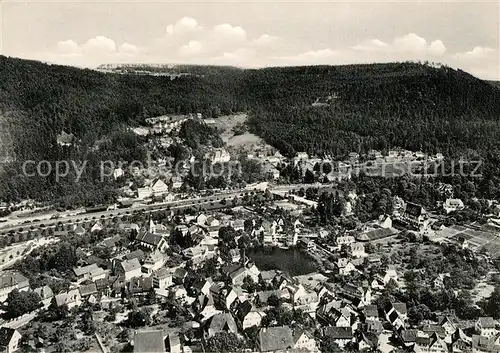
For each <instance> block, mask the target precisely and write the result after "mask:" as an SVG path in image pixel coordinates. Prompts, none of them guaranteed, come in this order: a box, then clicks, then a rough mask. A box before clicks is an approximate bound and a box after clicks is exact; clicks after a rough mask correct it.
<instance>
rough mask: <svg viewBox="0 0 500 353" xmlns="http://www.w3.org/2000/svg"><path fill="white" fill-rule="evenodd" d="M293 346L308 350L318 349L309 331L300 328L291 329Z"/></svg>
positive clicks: (315, 350) (314, 350)
mask: <svg viewBox="0 0 500 353" xmlns="http://www.w3.org/2000/svg"><path fill="white" fill-rule="evenodd" d="M293 348H294V349H300V350H305V351H309V352H317V351H318V347H317V345H316V340H315V339H314V336H313V335H312V334H311V333H310V332H308V331H303V330H300V329H296V330H294V331H293Z"/></svg>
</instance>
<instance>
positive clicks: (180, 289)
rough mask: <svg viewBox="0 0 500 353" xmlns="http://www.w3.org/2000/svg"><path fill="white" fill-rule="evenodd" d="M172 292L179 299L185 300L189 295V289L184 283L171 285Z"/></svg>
mask: <svg viewBox="0 0 500 353" xmlns="http://www.w3.org/2000/svg"><path fill="white" fill-rule="evenodd" d="M170 293H172V295H173V297H174V298H175V299H177V300H181V301H184V300H185V299H186V297H187V290H186V288H184V286H183V285H182V284H180V285H177V286H174V287H171V288H170Z"/></svg>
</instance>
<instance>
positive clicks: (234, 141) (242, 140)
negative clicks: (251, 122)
mask: <svg viewBox="0 0 500 353" xmlns="http://www.w3.org/2000/svg"><path fill="white" fill-rule="evenodd" d="M246 121H247V115H246V114H236V115H226V116H221V117H220V118H217V119H215V126H216V127H217V130H219V131H220V134H221V138H222V140H223V141H224V142H226V143H227V145H228V146H229V147H230V148H235V149H241V150H252V149H253V148H254V147H255V146H257V145H262V146H264V145H265V144H266V143H265V142H264V140H262V139H261V138H260V137H259V136H257V135H254V134H252V133H250V132H245V133H243V134H241V135H236V136H235V135H234V131H233V128H234V127H236V126H238V125H242V124H244V123H245V122H246Z"/></svg>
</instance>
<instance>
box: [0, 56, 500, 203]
mask: <svg viewBox="0 0 500 353" xmlns="http://www.w3.org/2000/svg"><path fill="white" fill-rule="evenodd" d="M178 68H179V70H180V71H182V72H187V73H190V75H186V76H181V77H177V78H175V79H171V78H170V77H168V76H151V75H120V74H110V73H102V72H97V71H93V70H81V69H76V68H71V67H64V66H57V65H45V64H42V63H39V62H35V61H27V60H21V59H13V58H7V57H4V56H0V113H1V114H0V126H1V127H2V136H1V140H2V145H1V146H2V153H0V157H2V158H3V159H4V160H5V159H8V158H12V157H13V156H15V157H16V159H17V162H16V163H12V164H8V165H6V166H5V169H6V170H5V172H4V176H3V177H1V178H0V200H12V199H22V198H27V197H32V198H36V199H46V200H52V199H53V198H54V197H60V196H62V197H63V198H65V200H66V201H65V204H72V203H73V202H74V201H75V200H79V202H80V201H81V200H84V201H83V202H85V203H98V202H104V201H106V200H108V199H109V198H113V197H114V194H113V192H112V189H113V188H112V186H113V185H110V184H109V182H106V181H105V182H103V183H99V182H96V176H97V175H98V174H97V173H98V170H97V165H98V162H99V161H100V160H103V159H112V160H131V159H141V158H144V157H145V151H144V150H143V149H142V148H141V140H140V138H138V137H136V136H134V135H131V134H130V133H129V132H127V131H126V129H125V128H126V127H127V126H130V125H138V124H142V123H144V120H145V118H148V117H152V116H157V115H161V114H174V113H177V114H178V113H191V112H201V113H203V114H204V116H205V117H217V116H218V115H219V114H230V113H233V112H237V111H247V112H249V113H250V116H251V118H250V125H251V129H252V130H253V132H255V133H256V134H258V135H259V136H261V137H262V138H264V139H265V140H266V141H267V142H268V143H271V144H273V145H274V146H276V147H278V148H279V149H280V150H282V151H283V152H284V153H287V154H290V155H292V154H293V153H294V152H295V151H308V152H314V153H319V154H322V153H325V154H333V155H335V156H339V157H342V156H344V155H345V154H346V153H348V152H350V151H363V150H368V149H371V148H377V149H384V148H389V147H392V146H394V147H395V146H400V147H405V148H408V149H411V150H425V151H429V152H436V151H440V152H443V153H445V154H448V155H458V154H459V153H462V152H464V151H467V150H468V149H474V150H477V151H479V153H481V154H483V153H487V152H488V151H495V149H497V148H498V147H499V146H498V145H499V143H500V140H499V139H498V136H500V126H499V119H498V118H499V117H500V89H498V88H495V87H494V86H493V85H491V84H489V83H487V82H485V81H481V80H479V79H477V78H474V77H473V76H471V75H469V74H467V73H465V72H462V71H455V70H451V69H449V68H432V67H428V66H424V65H420V64H412V63H399V64H373V65H350V66H337V67H333V66H315V67H287V68H266V69H259V70H241V69H236V68H231V67H211V66H189V65H186V66H179V67H178ZM314 102H321V104H316V105H313V103H314ZM4 127H5V128H4ZM62 130H64V131H66V132H68V133H72V134H74V135H75V136H76V138H77V139H78V140H79V141H80V147H79V148H78V149H68V148H60V147H59V146H58V145H57V143H56V137H57V135H58V134H59V133H60V132H61V131H62ZM5 137H8V138H5ZM9 141H11V142H12V143H10V142H9ZM96 141H107V143H105V144H104V145H103V146H104V147H103V148H100V149H99V150H97V151H96V150H95V149H91V147H92V146H94V144H95V142H96ZM42 159H43V160H49V161H51V160H52V161H55V160H61V159H72V160H79V161H81V160H84V159H85V160H90V162H89V163H90V167H89V168H88V171H87V173H86V174H85V175H83V180H82V181H81V184H80V185H79V187H78V188H77V187H75V185H74V183H71V182H70V181H68V182H67V183H63V182H56V181H55V180H54V179H53V175H49V177H48V178H40V179H36V178H22V177H20V176H19V170H20V167H21V165H22V162H23V161H25V160H36V161H38V160H42ZM102 190H108V191H107V192H106V193H104V194H103V193H102ZM84 191H85V192H84ZM93 193H94V195H93V196H88V195H89V194H93Z"/></svg>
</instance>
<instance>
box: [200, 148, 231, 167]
mask: <svg viewBox="0 0 500 353" xmlns="http://www.w3.org/2000/svg"><path fill="white" fill-rule="evenodd" d="M205 159H208V160H209V161H210V162H211V163H212V164H216V163H227V162H229V161H230V160H231V155H230V154H229V152H227V151H226V150H225V149H224V148H216V149H214V150H213V151H212V152H209V153H206V154H205Z"/></svg>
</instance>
